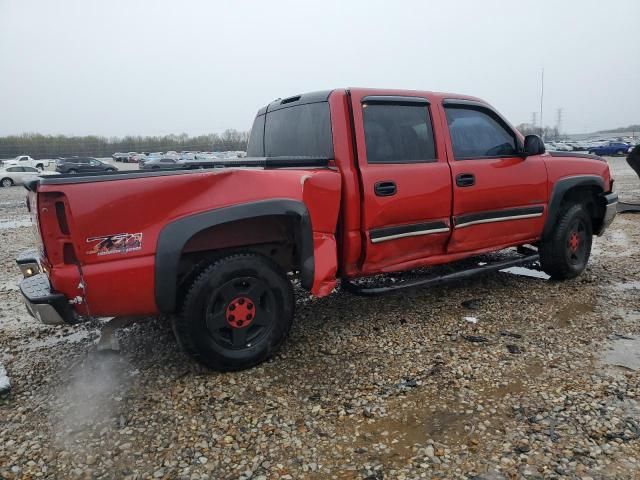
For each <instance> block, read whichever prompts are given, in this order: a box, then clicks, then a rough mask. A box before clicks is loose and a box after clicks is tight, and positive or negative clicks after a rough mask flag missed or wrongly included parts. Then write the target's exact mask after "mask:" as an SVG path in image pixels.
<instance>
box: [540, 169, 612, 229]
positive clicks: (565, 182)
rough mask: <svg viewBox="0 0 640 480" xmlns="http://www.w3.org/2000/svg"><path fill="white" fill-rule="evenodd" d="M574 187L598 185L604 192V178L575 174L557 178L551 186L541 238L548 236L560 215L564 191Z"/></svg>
mask: <svg viewBox="0 0 640 480" xmlns="http://www.w3.org/2000/svg"><path fill="white" fill-rule="evenodd" d="M575 187H598V188H600V189H601V190H602V192H604V179H603V178H602V177H599V176H598V175H576V176H572V177H566V178H561V179H560V180H558V181H557V182H556V183H555V185H554V186H553V190H552V191H551V197H550V198H549V207H548V210H547V220H546V222H545V224H544V230H543V231H542V239H543V240H544V239H547V238H549V235H551V232H552V231H553V226H554V225H555V224H556V220H557V218H558V215H560V206H561V205H562V200H563V199H564V197H565V195H566V193H567V192H568V191H569V190H571V189H572V188H575Z"/></svg>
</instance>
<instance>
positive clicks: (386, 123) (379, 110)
mask: <svg viewBox="0 0 640 480" xmlns="http://www.w3.org/2000/svg"><path fill="white" fill-rule="evenodd" d="M362 116H363V120H364V136H365V143H366V146H367V162H368V163H414V162H435V161H436V151H435V143H434V141H433V129H432V128H431V116H430V115H429V108H428V106H427V105H426V104H424V103H416V104H415V105H412V104H406V103H405V104H399V103H398V104H394V103H392V102H391V103H387V102H383V103H376V102H371V103H369V102H364V103H363V104H362Z"/></svg>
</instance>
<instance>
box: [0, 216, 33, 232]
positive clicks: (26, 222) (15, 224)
mask: <svg viewBox="0 0 640 480" xmlns="http://www.w3.org/2000/svg"><path fill="white" fill-rule="evenodd" d="M29 226H31V219H29V218H25V219H22V220H0V230H11V229H12V228H20V227H29Z"/></svg>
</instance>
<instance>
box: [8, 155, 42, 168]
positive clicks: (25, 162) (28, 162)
mask: <svg viewBox="0 0 640 480" xmlns="http://www.w3.org/2000/svg"><path fill="white" fill-rule="evenodd" d="M50 163H51V162H50V161H49V160H35V159H33V158H31V157H30V156H29V155H18V156H17V157H15V158H12V159H10V160H3V161H2V166H3V167H10V166H16V165H19V166H21V167H34V168H38V169H40V170H44V169H45V168H46V167H48V166H49V165H50Z"/></svg>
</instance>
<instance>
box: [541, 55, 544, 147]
mask: <svg viewBox="0 0 640 480" xmlns="http://www.w3.org/2000/svg"><path fill="white" fill-rule="evenodd" d="M543 99H544V68H543V69H542V78H541V83H540V136H541V137H542V139H543V140H544V125H543V124H542V100H543Z"/></svg>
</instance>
